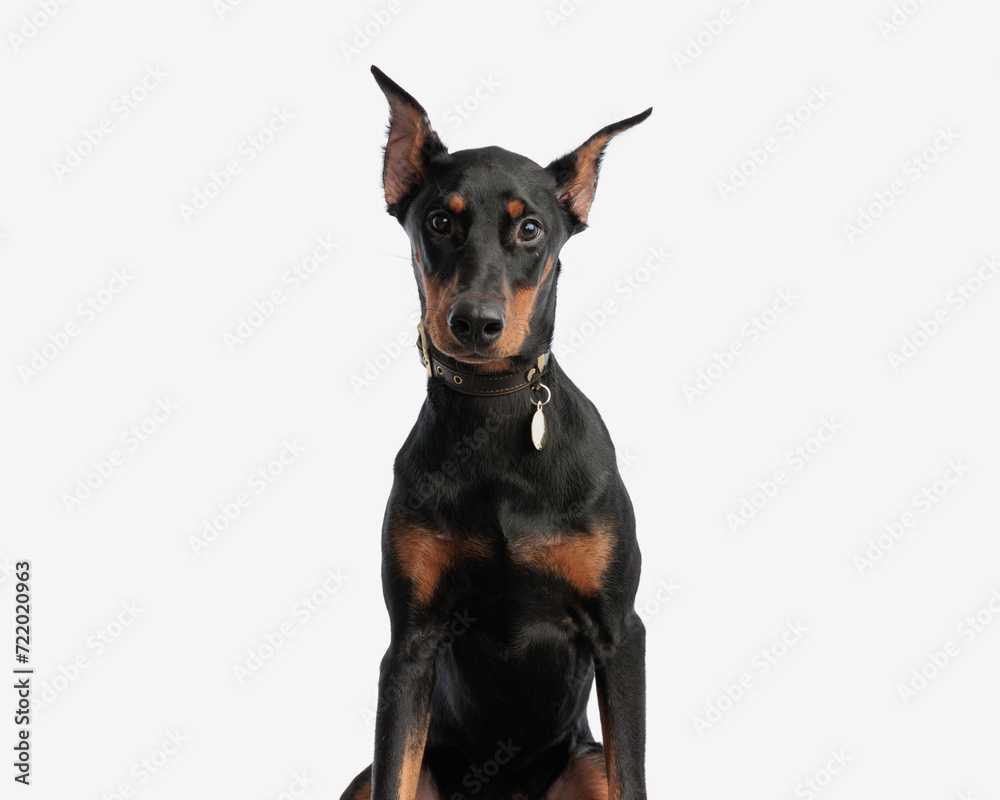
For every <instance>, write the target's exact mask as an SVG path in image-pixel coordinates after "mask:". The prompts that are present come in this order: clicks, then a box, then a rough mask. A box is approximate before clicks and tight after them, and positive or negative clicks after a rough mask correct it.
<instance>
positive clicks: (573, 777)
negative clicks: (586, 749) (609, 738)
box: [544, 753, 608, 800]
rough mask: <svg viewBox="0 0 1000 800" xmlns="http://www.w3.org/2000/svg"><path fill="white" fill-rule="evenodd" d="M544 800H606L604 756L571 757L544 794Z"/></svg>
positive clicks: (606, 782)
mask: <svg viewBox="0 0 1000 800" xmlns="http://www.w3.org/2000/svg"><path fill="white" fill-rule="evenodd" d="M544 800H608V779H607V775H606V774H605V766H604V756H602V755H601V754H600V753H583V754H578V755H575V756H573V757H572V758H571V759H570V761H569V763H568V764H567V765H566V768H565V769H564V770H563V771H562V773H560V775H559V777H558V778H556V779H555V782H554V783H553V784H552V785H551V786H550V787H549V790H548V791H547V792H546V793H545V797H544Z"/></svg>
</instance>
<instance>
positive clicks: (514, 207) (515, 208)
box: [507, 199, 524, 219]
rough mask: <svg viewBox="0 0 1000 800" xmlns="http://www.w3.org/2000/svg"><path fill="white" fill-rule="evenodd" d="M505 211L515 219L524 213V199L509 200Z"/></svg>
mask: <svg viewBox="0 0 1000 800" xmlns="http://www.w3.org/2000/svg"><path fill="white" fill-rule="evenodd" d="M507 213H508V214H510V215H511V217H513V218H514V219H517V218H518V217H519V216H521V215H522V214H523V213H524V201H523V200H517V199H515V200H511V201H510V202H509V203H507Z"/></svg>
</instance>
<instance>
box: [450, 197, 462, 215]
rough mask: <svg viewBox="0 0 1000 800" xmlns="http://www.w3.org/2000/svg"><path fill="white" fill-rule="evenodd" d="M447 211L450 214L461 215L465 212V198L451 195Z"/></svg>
mask: <svg viewBox="0 0 1000 800" xmlns="http://www.w3.org/2000/svg"><path fill="white" fill-rule="evenodd" d="M448 210H449V211H451V213H452V214H461V213H462V212H463V211H465V198H464V197H462V195H460V194H453V195H452V196H451V197H450V198H449V199H448Z"/></svg>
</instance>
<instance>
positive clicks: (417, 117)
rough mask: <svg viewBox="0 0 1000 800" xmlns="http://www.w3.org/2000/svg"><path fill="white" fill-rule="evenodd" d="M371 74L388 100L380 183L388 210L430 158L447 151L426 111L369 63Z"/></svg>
mask: <svg viewBox="0 0 1000 800" xmlns="http://www.w3.org/2000/svg"><path fill="white" fill-rule="evenodd" d="M372 75H374V76H375V80H376V81H377V82H378V85H379V88H380V89H381V90H382V92H383V93H384V94H385V97H386V99H387V100H388V101H389V133H388V139H387V141H386V143H385V161H384V163H383V165H382V186H383V188H384V189H385V202H386V205H387V206H388V207H389V213H390V214H392V215H393V216H395V215H396V207H397V206H398V205H399V203H400V202H402V201H403V200H405V199H406V197H407V196H409V195H410V194H411V193H412V192H413V190H414V189H417V188H418V187H419V186H420V185H421V184H422V183H423V181H424V175H425V173H426V169H427V164H428V162H429V161H430V159H431V158H433V157H434V156H435V155H438V154H440V153H447V152H448V150H447V149H446V148H445V146H444V145H443V144H441V140H440V139H439V138H438V135H437V134H436V133H435V132H434V129H433V128H431V123H430V121H429V120H428V119H427V112H426V111H424V109H423V107H422V106H421V105H420V103H418V102H417V101H416V100H414V99H413V97H411V96H410V95H409V94H408V93H407V92H405V91H404V90H403V89H401V88H400V87H399V85H398V84H396V83H395V82H394V81H392V80H391V79H390V78H389V77H388V76H387V75H386V74H385V73H384V72H382V70H380V69H379V68H378V67H376V66H375V65H372Z"/></svg>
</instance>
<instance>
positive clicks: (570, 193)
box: [545, 108, 653, 233]
mask: <svg viewBox="0 0 1000 800" xmlns="http://www.w3.org/2000/svg"><path fill="white" fill-rule="evenodd" d="M652 113H653V109H652V108H647V109H646V110H645V111H643V112H642V113H641V114H636V115H635V116H634V117H629V118H628V119H623V120H622V121H621V122H615V123H613V124H611V125H608V126H607V127H606V128H601V130H599V131H598V132H597V133H595V134H594V135H593V136H591V137H590V138H589V139H587V141H585V142H584V143H583V144H582V145H580V146H579V147H578V148H576V150H574V151H573V152H572V153H568V154H567V155H564V156H563V157H562V158H557V159H556V160H555V161H553V162H552V163H551V164H549V165H548V166H547V167H546V168H545V169H547V170H548V171H549V172H551V173H552V174H553V175H554V176H555V179H556V195H557V196H558V198H559V202H560V203H562V204H563V206H564V207H565V208H566V209H567V211H569V214H570V218H571V219H572V221H573V223H574V226H573V231H572V232H573V233H579V232H580V231H582V230H583V229H584V228H586V227H587V217H588V216H590V204H591V203H592V202H594V192H596V191H597V173H598V171H599V170H600V168H601V158H602V157H603V156H604V148H605V147H607V146H608V142H610V141H611V140H612V139H614V138H615V136H617V135H618V134H619V133H621V132H622V131H627V130H628V129H629V128H631V127H632V126H633V125H638V124H639V123H640V122H642V121H643V120H644V119H646V117H648V116H649V115H650V114H652Z"/></svg>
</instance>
